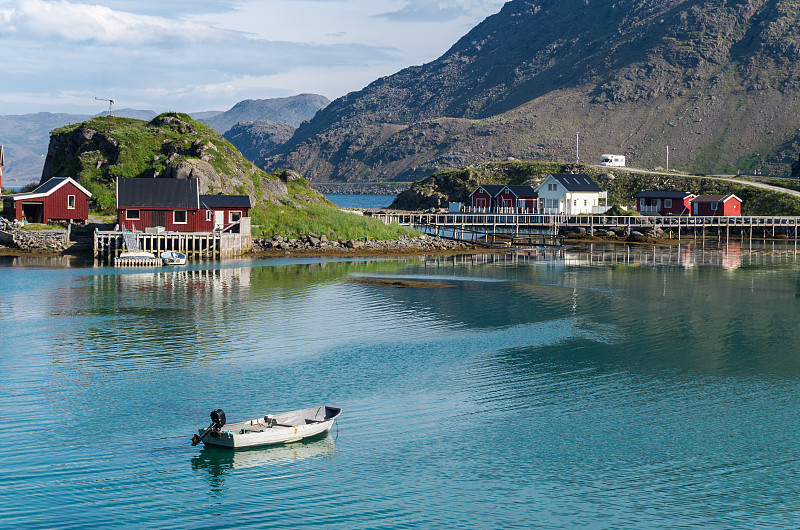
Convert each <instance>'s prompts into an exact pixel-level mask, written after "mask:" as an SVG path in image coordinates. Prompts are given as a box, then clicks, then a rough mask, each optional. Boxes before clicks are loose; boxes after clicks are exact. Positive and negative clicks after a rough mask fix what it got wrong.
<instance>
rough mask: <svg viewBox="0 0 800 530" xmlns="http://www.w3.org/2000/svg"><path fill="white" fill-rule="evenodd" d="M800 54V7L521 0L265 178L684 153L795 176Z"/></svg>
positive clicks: (312, 126)
mask: <svg viewBox="0 0 800 530" xmlns="http://www.w3.org/2000/svg"><path fill="white" fill-rule="evenodd" d="M799 53H800V10H798V7H797V1H796V0H725V1H723V0H616V1H614V2H609V1H607V0H537V1H530V0H511V1H509V2H507V3H506V4H505V5H504V6H503V7H502V9H501V10H500V12H499V13H497V14H495V15H492V16H490V17H488V18H487V19H486V20H484V21H483V22H482V23H480V24H479V25H478V26H476V27H475V28H474V29H473V30H471V31H470V32H469V33H467V34H466V35H465V36H464V37H463V38H461V39H460V40H459V41H458V42H457V43H456V44H455V45H454V46H453V47H452V48H450V50H448V51H447V52H446V53H445V54H444V55H442V56H441V57H440V58H438V59H436V60H435V61H433V62H431V63H428V64H425V65H422V66H414V67H410V68H407V69H405V70H402V71H400V72H398V73H397V74H394V75H392V76H388V77H384V78H381V79H378V80H376V81H375V82H373V83H371V84H370V85H369V86H367V87H366V88H364V89H363V90H361V91H359V92H354V93H350V94H348V95H346V96H344V97H342V98H339V99H337V100H335V101H333V102H332V103H331V104H330V105H328V106H327V107H326V108H325V109H323V110H321V111H320V112H318V113H317V114H316V115H315V116H314V118H313V119H312V120H311V121H310V122H309V123H305V124H302V125H301V126H300V127H299V128H298V130H297V132H296V133H295V135H294V136H293V138H292V139H291V140H289V141H288V142H287V143H286V144H284V147H283V148H281V150H280V152H278V153H276V154H275V155H273V156H272V157H270V158H269V159H268V160H267V164H266V167H267V168H277V167H281V168H291V169H294V170H296V171H298V172H300V173H302V174H304V175H306V176H307V177H308V178H310V179H312V180H315V181H351V180H356V181H358V180H416V179H420V178H422V177H425V176H427V175H429V174H431V173H432V172H434V171H435V170H437V169H438V168H442V167H465V166H469V165H473V164H477V163H480V162H483V161H487V160H503V159H506V158H507V157H515V158H524V159H532V160H562V161H568V160H573V161H574V160H575V158H576V156H577V155H578V154H579V155H580V158H581V160H582V161H589V162H596V161H599V158H600V155H601V154H603V153H615V154H623V155H626V156H627V157H628V160H629V163H630V164H631V165H635V166H639V167H653V166H657V165H664V164H665V155H666V147H667V146H669V150H670V164H671V167H679V168H681V169H685V170H691V171H696V172H733V173H735V172H736V171H737V170H740V171H744V172H751V171H753V170H754V169H757V168H758V169H763V170H764V171H765V172H776V173H785V172H786V171H787V170H788V166H789V163H790V162H791V161H792V160H794V159H795V157H796V153H797V151H798V149H800V135H799V134H798V126H797V119H796V118H795V116H797V115H798V113H799V112H800V97H799V96H800V62H798V61H797V57H798V56H799V55H798V54H799ZM576 134H577V135H579V136H578V137H576ZM576 151H577V152H576Z"/></svg>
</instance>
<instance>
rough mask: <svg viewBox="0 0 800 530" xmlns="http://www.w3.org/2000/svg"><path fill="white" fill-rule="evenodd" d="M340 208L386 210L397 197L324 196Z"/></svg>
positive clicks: (335, 194) (338, 194) (334, 194)
mask: <svg viewBox="0 0 800 530" xmlns="http://www.w3.org/2000/svg"><path fill="white" fill-rule="evenodd" d="M326 197H328V198H329V199H330V200H331V201H333V203H334V204H336V205H337V206H339V207H340V208H388V207H389V205H390V204H392V201H394V200H395V199H396V198H397V195H346V194H341V193H328V194H326Z"/></svg>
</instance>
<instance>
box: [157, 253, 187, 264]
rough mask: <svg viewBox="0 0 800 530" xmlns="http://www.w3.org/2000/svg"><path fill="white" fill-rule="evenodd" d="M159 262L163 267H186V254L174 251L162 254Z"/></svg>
mask: <svg viewBox="0 0 800 530" xmlns="http://www.w3.org/2000/svg"><path fill="white" fill-rule="evenodd" d="M161 261H163V262H164V265H186V254H183V253H181V252H175V251H174V250H170V251H167V252H162V253H161Z"/></svg>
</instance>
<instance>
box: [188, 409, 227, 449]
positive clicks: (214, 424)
mask: <svg viewBox="0 0 800 530" xmlns="http://www.w3.org/2000/svg"><path fill="white" fill-rule="evenodd" d="M223 425H225V412H223V410H222V409H216V410H212V411H211V425H209V426H208V427H207V428H206V429H205V430H204V431H203V433H202V434H200V435H197V434H195V435H194V436H192V445H197V444H199V443H200V442H202V441H203V438H205V437H206V435H207V434H208V433H210V432H211V431H216V432H219V431H220V430H221V429H222V426H223Z"/></svg>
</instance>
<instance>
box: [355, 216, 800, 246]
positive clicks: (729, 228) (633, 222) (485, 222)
mask: <svg viewBox="0 0 800 530" xmlns="http://www.w3.org/2000/svg"><path fill="white" fill-rule="evenodd" d="M371 215H372V217H374V218H376V219H380V220H381V221H383V222H384V223H386V224H390V223H397V224H400V225H403V226H409V227H415V228H418V229H420V230H423V231H429V230H431V227H434V228H436V229H440V230H441V229H444V228H447V229H451V230H456V229H458V230H471V231H480V232H487V233H506V234H519V233H524V232H526V231H541V232H543V233H548V234H551V235H555V234H557V233H558V232H559V230H561V229H564V228H578V227H582V228H585V229H587V230H596V229H605V230H618V229H626V230H630V231H633V230H639V231H641V230H648V229H656V228H659V229H661V230H665V231H671V232H675V233H676V235H677V237H678V238H679V239H680V237H681V235H682V234H687V235H688V234H690V233H691V234H697V233H698V232H702V233H705V231H706V230H708V229H714V230H716V231H717V232H718V233H721V232H722V231H723V230H724V231H725V233H726V235H730V233H731V232H734V233H738V234H740V235H743V234H748V233H749V234H750V235H751V237H752V234H753V232H754V231H758V233H761V234H762V235H768V233H769V232H771V235H772V236H773V237H774V236H775V235H776V234H779V233H780V234H784V235H786V236H788V237H792V238H794V239H797V238H798V225H800V217H790V216H726V217H723V216H708V217H701V216H654V215H653V216H651V215H636V216H612V215H602V214H594V215H577V216H567V215H555V214H522V213H520V214H513V213H466V212H457V213H451V212H448V213H430V212H429V213H424V212H400V211H396V212H385V211H383V212H373V213H371Z"/></svg>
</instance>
